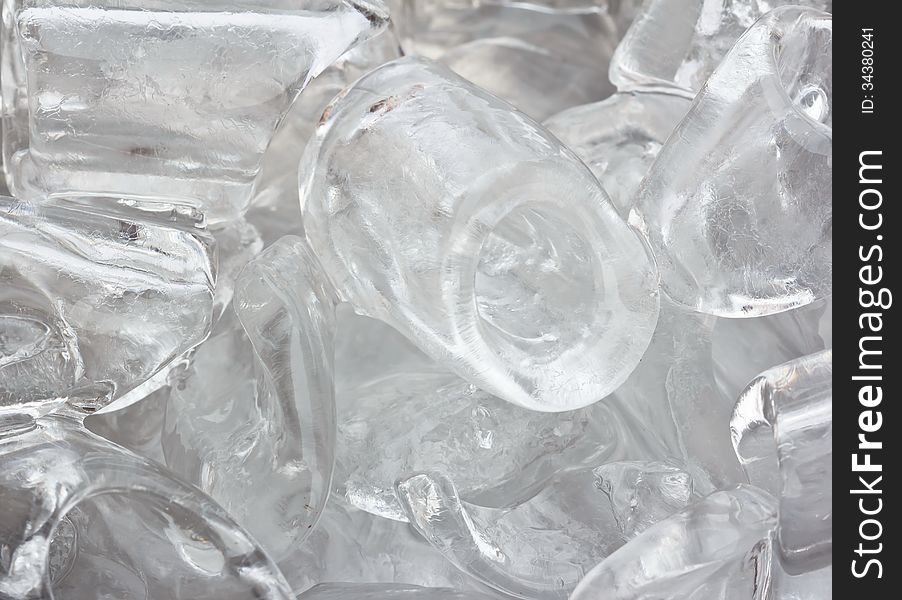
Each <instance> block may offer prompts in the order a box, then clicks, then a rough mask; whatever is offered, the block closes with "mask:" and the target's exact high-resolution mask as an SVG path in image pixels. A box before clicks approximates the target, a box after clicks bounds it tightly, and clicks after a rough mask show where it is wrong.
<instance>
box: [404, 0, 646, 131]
mask: <svg viewBox="0 0 902 600" xmlns="http://www.w3.org/2000/svg"><path fill="white" fill-rule="evenodd" d="M629 4H630V3H626V5H625V6H624V10H618V7H617V5H616V3H604V2H596V1H586V0H576V1H573V0H570V1H567V2H560V1H555V0H551V1H547V0H539V1H531V2H520V1H510V0H488V1H478V2H467V1H464V2H461V1H459V0H425V1H424V0H395V1H394V2H391V3H390V5H391V6H392V19H393V20H394V21H395V23H396V24H397V26H398V31H399V34H400V36H401V40H402V43H403V45H404V48H405V51H406V53H407V54H414V55H420V56H425V57H428V58H432V59H435V60H438V61H440V62H442V63H444V64H446V65H447V66H449V67H451V69H453V70H454V71H455V72H456V73H457V74H459V75H461V76H463V77H465V78H467V79H469V80H470V81H472V82H473V83H475V84H476V85H479V86H480V87H482V88H485V89H486V90H488V91H490V92H491V93H493V94H495V95H496V96H499V97H500V98H503V99H504V100H506V101H508V102H510V103H511V104H513V105H514V106H516V107H517V108H519V109H520V110H522V111H523V112H525V113H526V114H528V115H530V116H531V117H533V118H535V119H544V118H546V117H548V116H550V115H553V114H554V113H556V112H559V111H561V110H563V109H565V108H568V107H570V106H576V105H578V104H586V103H588V102H593V101H598V100H602V99H604V98H606V97H607V96H609V95H610V94H611V92H612V91H613V86H612V85H611V84H610V82H608V80H607V77H606V76H605V72H606V69H607V65H608V63H609V61H610V59H611V56H612V54H613V52H614V47H615V46H616V44H617V42H618V40H619V39H620V31H619V30H618V22H619V23H620V24H625V23H626V22H627V21H628V20H629V16H628V13H629V12H630V11H629V10H628V9H629V6H628V5H629Z"/></svg>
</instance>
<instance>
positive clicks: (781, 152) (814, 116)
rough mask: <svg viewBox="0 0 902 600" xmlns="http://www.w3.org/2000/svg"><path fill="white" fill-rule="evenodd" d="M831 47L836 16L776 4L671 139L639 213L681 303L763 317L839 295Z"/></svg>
mask: <svg viewBox="0 0 902 600" xmlns="http://www.w3.org/2000/svg"><path fill="white" fill-rule="evenodd" d="M831 56H832V20H831V17H830V15H828V14H826V13H821V12H818V11H815V10H811V9H805V8H798V7H784V8H780V9H776V10H774V11H771V12H770V13H768V15H767V16H766V17H764V18H762V19H761V20H760V21H758V22H757V23H755V25H754V26H753V27H752V28H751V29H749V30H748V32H747V33H746V34H745V35H743V37H742V38H741V39H740V40H739V41H738V42H737V44H736V46H735V47H734V48H733V49H732V50H731V51H730V52H729V54H728V55H727V56H726V57H725V58H724V60H723V62H722V63H721V64H720V65H719V66H718V67H717V69H716V70H715V71H714V73H713V74H712V75H711V77H710V79H709V80H708V82H707V84H706V85H705V87H704V89H703V90H702V91H701V92H700V93H699V95H698V97H697V98H696V99H695V102H694V104H693V106H692V108H691V109H690V111H689V114H688V115H687V116H686V118H685V119H684V120H683V121H682V123H680V125H679V127H678V128H677V129H676V131H675V132H674V133H673V135H671V137H670V139H669V140H668V142H667V143H666V144H665V145H664V147H663V148H662V149H661V152H660V153H659V154H658V158H657V159H656V161H655V163H654V165H653V166H652V168H651V170H650V171H649V173H648V175H647V176H646V178H645V180H644V181H643V183H642V185H641V186H640V188H639V192H638V195H637V200H636V203H635V206H634V207H633V209H632V211H631V213H630V223H631V224H632V225H633V226H634V227H636V228H637V229H638V230H640V231H642V232H643V233H644V234H645V235H646V236H647V237H648V239H649V241H650V242H651V245H652V248H653V250H654V253H655V258H656V259H657V263H658V268H659V269H660V271H661V281H662V287H663V289H664V291H665V293H666V294H667V295H669V296H670V297H671V298H672V299H674V300H675V301H677V302H679V303H680V304H683V305H685V306H688V307H691V308H693V309H695V310H698V311H700V312H704V313H709V314H715V315H719V316H725V317H754V316H761V315H768V314H774V313H777V312H781V311H785V310H789V309H791V308H794V307H798V306H804V305H806V304H810V303H812V302H815V301H817V300H820V299H823V298H825V297H827V296H829V295H830V293H831V291H832V287H831V284H832V273H833V271H832V266H833V257H832V249H833V230H832V227H833V209H832V173H833V141H832V140H833V133H832V116H831V108H830V103H831V100H830V98H831V95H832V67H831Z"/></svg>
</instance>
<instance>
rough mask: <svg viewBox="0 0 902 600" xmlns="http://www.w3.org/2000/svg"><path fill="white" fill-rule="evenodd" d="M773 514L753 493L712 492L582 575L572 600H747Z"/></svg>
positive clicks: (766, 500) (765, 499)
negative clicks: (733, 599)
mask: <svg viewBox="0 0 902 600" xmlns="http://www.w3.org/2000/svg"><path fill="white" fill-rule="evenodd" d="M775 513H776V506H775V502H774V500H773V498H771V497H770V496H769V495H768V494H766V493H764V492H762V491H760V490H757V489H756V488H752V487H743V486H740V487H738V488H736V489H731V490H724V491H719V492H715V493H713V494H711V495H710V496H707V497H706V498H704V499H703V500H701V501H700V502H697V503H696V504H693V505H692V506H690V507H689V508H687V509H686V510H684V511H682V512H680V513H678V514H676V515H673V516H672V517H670V518H668V519H666V520H664V521H661V522H659V523H657V524H656V525H654V526H652V527H650V528H649V529H646V530H645V532H644V533H642V534H640V535H639V536H638V537H636V538H633V540H631V541H630V542H629V543H627V544H626V545H624V546H623V547H621V548H620V549H619V550H618V551H617V552H615V553H614V554H612V555H611V556H609V557H608V558H607V559H605V560H604V561H603V562H602V563H601V564H599V565H598V566H597V567H595V568H594V569H592V571H591V572H590V573H589V574H588V575H586V577H585V579H583V580H582V581H581V582H580V584H579V586H578V587H577V588H576V590H575V591H574V592H573V595H572V596H571V597H570V598H571V600H621V599H622V600H636V599H637V598H655V599H656V600H729V599H731V598H754V597H756V596H755V593H756V590H759V589H761V588H762V587H763V586H764V584H766V583H767V582H766V581H764V580H762V578H763V577H764V576H765V574H766V573H767V572H768V570H769V565H770V562H769V561H770V555H769V553H768V552H767V550H768V545H767V542H766V540H767V536H768V531H769V530H770V529H771V528H772V527H773V526H774V525H775V521H776V515H775Z"/></svg>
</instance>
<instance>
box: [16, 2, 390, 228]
mask: <svg viewBox="0 0 902 600" xmlns="http://www.w3.org/2000/svg"><path fill="white" fill-rule="evenodd" d="M3 11H4V16H3V32H2V35H3V41H2V44H3V52H2V59H3V94H2V100H3V121H4V126H3V157H4V166H5V169H6V173H7V178H8V179H7V181H8V183H9V184H10V189H11V190H12V191H13V192H14V193H15V194H16V195H17V196H20V197H26V196H28V197H30V196H35V195H38V196H40V195H42V194H44V193H48V192H54V191H57V190H75V191H93V190H103V191H105V192H108V193H114V194H139V195H141V194H147V195H157V196H166V197H171V198H194V199H198V200H200V201H201V202H202V204H203V207H204V211H205V212H206V213H207V215H208V218H210V220H211V222H212V221H217V220H221V219H223V218H226V217H231V216H233V215H235V214H236V213H239V212H241V211H243V210H244V209H245V208H246V207H247V203H248V201H249V200H250V188H251V185H252V183H253V179H254V176H255V174H256V173H257V170H258V169H259V166H260V159H261V156H262V155H263V152H264V150H265V149H266V147H267V145H268V144H269V142H270V139H271V138H272V135H273V131H274V130H275V128H276V126H277V124H278V123H279V120H280V119H281V118H282V117H283V116H284V114H285V112H286V111H287V110H288V108H289V106H290V105H291V102H292V101H293V100H294V98H295V96H297V94H298V93H300V92H301V90H303V89H304V86H306V85H307V83H308V82H309V81H310V80H311V79H312V78H314V77H315V76H317V75H318V74H320V73H321V72H322V71H323V70H325V69H326V67H328V66H329V64H331V63H332V62H333V61H334V60H335V59H337V58H338V57H339V56H341V55H342V54H343V53H344V52H345V51H346V50H347V49H348V48H349V47H351V46H353V45H354V44H356V43H357V42H359V41H361V40H364V39H366V38H367V37H369V36H371V35H373V34H375V33H377V32H379V31H380V30H381V29H382V28H383V27H384V26H385V25H386V23H387V21H388V13H387V10H386V9H385V7H384V6H383V5H382V4H381V2H379V0H367V1H365V2H364V1H356V0H303V1H300V2H299V1H294V2H291V1H289V0H278V1H276V2H273V1H272V0H249V1H246V2H241V3H237V4H236V3H235V2H230V1H225V0H219V1H215V2H200V1H197V0H193V1H190V2H185V1H183V0H178V1H176V0H154V1H153V2H147V1H146V0H92V1H90V2H88V1H78V2H72V1H68V0H66V1H63V0H59V1H53V2H48V1H44V0H9V1H6V2H4V3H3Z"/></svg>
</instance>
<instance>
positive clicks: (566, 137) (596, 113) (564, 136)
mask: <svg viewBox="0 0 902 600" xmlns="http://www.w3.org/2000/svg"><path fill="white" fill-rule="evenodd" d="M690 104H691V103H690V101H689V100H688V99H686V98H683V97H681V96H676V95H673V94H658V93H653V92H652V93H642V92H631V93H619V94H614V95H613V96H611V97H610V98H608V99H607V100H604V101H602V102H596V103H594V104H587V105H585V106H576V107H573V108H570V109H567V110H565V111H563V112H561V113H558V114H556V115H554V116H553V117H551V118H550V119H548V120H546V121H545V123H544V125H545V127H547V128H548V130H549V131H551V133H553V134H554V135H556V136H557V137H558V138H559V139H560V140H561V141H562V142H564V143H565V144H567V146H568V147H569V148H570V149H571V150H573V151H574V152H576V154H577V155H578V156H579V157H580V158H581V159H582V160H583V162H585V163H586V165H587V166H588V167H589V168H590V169H592V172H593V173H594V174H595V176H596V177H598V181H600V182H601V184H602V186H604V189H605V191H606V192H608V193H609V194H610V195H611V200H612V201H613V202H614V206H615V207H616V208H617V212H619V213H620V215H621V216H623V217H624V218H626V217H627V216H628V215H629V211H630V208H632V205H633V200H634V198H635V194H636V190H637V189H638V187H639V183H640V182H641V181H642V179H643V178H644V177H645V174H646V173H647V172H648V169H649V168H650V167H651V165H652V163H653V162H654V160H655V157H656V156H658V152H660V150H661V147H662V146H663V145H664V142H665V141H666V140H667V137H668V136H669V135H670V133H671V132H672V131H673V130H674V128H675V127H676V126H677V124H678V123H679V122H680V119H682V118H683V117H684V116H685V114H686V112H687V111H688V110H689V106H690Z"/></svg>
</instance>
